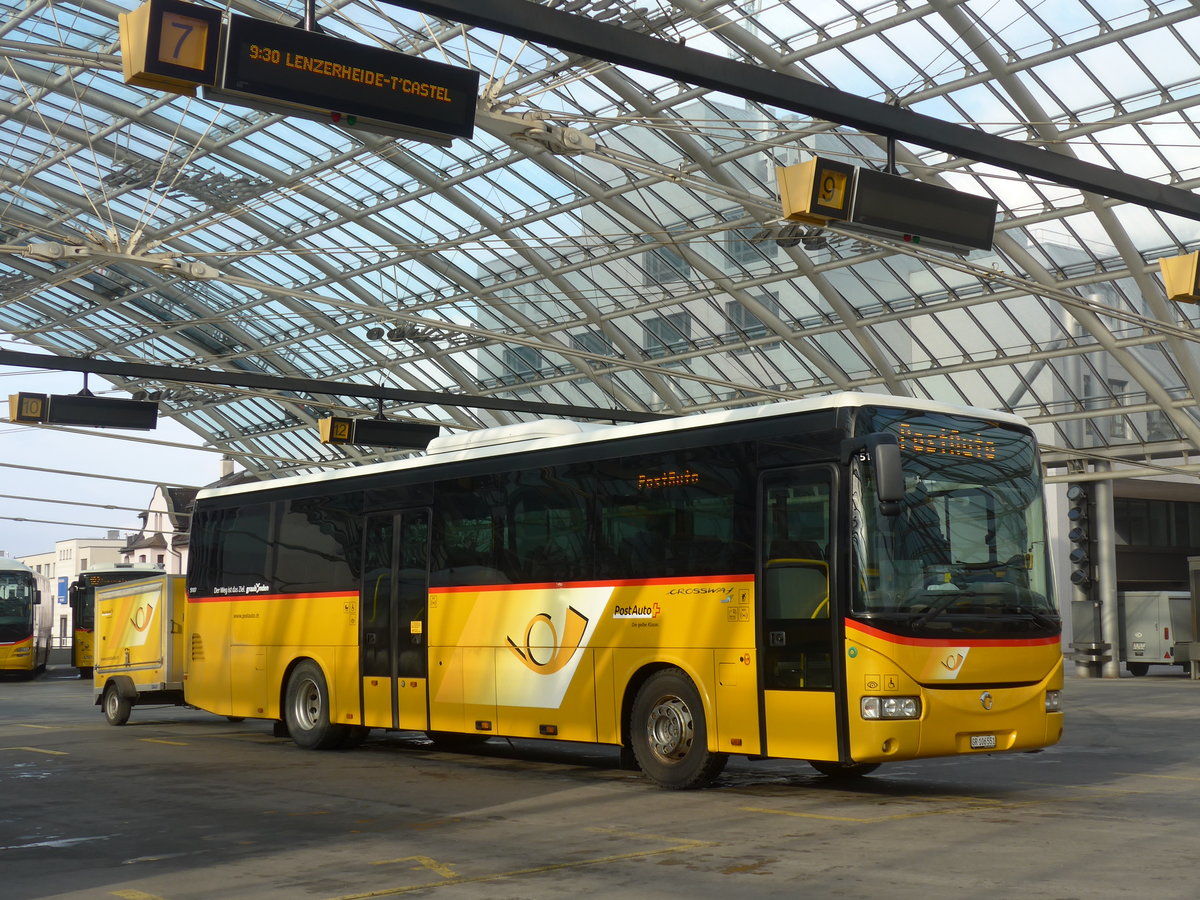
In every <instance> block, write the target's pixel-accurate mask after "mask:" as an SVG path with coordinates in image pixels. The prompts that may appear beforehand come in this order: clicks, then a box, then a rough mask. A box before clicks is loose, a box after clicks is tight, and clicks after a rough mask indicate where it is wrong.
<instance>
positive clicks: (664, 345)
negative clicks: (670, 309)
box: [642, 312, 692, 357]
mask: <svg viewBox="0 0 1200 900" xmlns="http://www.w3.org/2000/svg"><path fill="white" fill-rule="evenodd" d="M642 329H643V332H644V333H643V335H642V349H644V350H645V351H646V353H647V354H648V355H650V356H652V357H659V356H671V355H673V354H676V353H683V352H684V351H685V350H687V348H688V339H689V338H690V337H691V333H692V322H691V316H690V315H689V314H688V313H686V312H677V313H667V314H666V315H664V316H655V317H653V318H651V319H647V320H645V321H644V322H643V323H642Z"/></svg>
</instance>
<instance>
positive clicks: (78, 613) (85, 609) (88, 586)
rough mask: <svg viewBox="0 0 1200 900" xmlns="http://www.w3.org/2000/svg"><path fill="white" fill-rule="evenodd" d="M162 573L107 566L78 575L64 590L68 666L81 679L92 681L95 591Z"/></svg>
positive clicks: (146, 566) (152, 569) (131, 565)
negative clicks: (68, 629) (67, 606)
mask: <svg viewBox="0 0 1200 900" xmlns="http://www.w3.org/2000/svg"><path fill="white" fill-rule="evenodd" d="M161 571H162V570H161V569H160V568H159V567H158V566H155V565H149V564H147V563H109V564H108V565H104V566H93V567H91V568H89V569H84V570H83V571H82V572H80V573H79V577H78V578H76V579H75V580H74V581H73V582H72V583H71V586H70V587H69V588H68V589H67V599H68V602H69V603H70V606H71V665H73V666H74V667H75V668H76V669H78V670H79V677H80V678H91V677H92V664H93V654H94V649H95V648H94V646H93V640H94V633H95V628H96V617H95V612H96V588H98V587H104V586H105V585H108V584H117V583H119V582H122V581H130V580H132V579H134V578H145V577H146V576H148V575H153V574H155V573H157V572H161Z"/></svg>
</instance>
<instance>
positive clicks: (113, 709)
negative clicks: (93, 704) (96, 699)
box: [102, 684, 133, 725]
mask: <svg viewBox="0 0 1200 900" xmlns="http://www.w3.org/2000/svg"><path fill="white" fill-rule="evenodd" d="M102 708H103V709H104V720H105V721H106V722H108V724H109V725H124V724H125V723H126V722H128V721H129V714H130V713H131V712H133V704H132V703H131V702H130V701H129V699H128V698H127V697H123V696H121V692H120V691H119V690H117V686H116V685H115V684H110V685H109V686H108V687H106V688H105V689H104V700H103V702H102Z"/></svg>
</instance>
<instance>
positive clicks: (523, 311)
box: [0, 0, 1200, 477]
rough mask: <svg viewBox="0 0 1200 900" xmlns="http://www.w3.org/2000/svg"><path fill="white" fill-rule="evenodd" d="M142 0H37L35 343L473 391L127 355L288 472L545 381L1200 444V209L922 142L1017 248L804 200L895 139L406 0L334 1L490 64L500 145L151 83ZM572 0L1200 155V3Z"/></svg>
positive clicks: (420, 48) (3, 213) (11, 149)
mask: <svg viewBox="0 0 1200 900" xmlns="http://www.w3.org/2000/svg"><path fill="white" fill-rule="evenodd" d="M134 5H135V4H134V3H133V2H132V0H119V2H105V0H23V2H22V3H20V4H17V3H15V0H8V4H7V7H8V8H7V10H6V13H5V15H4V16H3V19H2V21H0V54H2V55H3V60H2V65H0V167H2V168H0V232H2V233H0V327H2V329H3V332H4V334H3V335H2V337H0V350H24V351H28V350H38V351H42V352H47V353H51V354H58V355H64V356H71V357H82V356H90V357H94V358H96V359H101V360H112V361H123V362H132V363H151V364H155V365H159V366H187V367H193V368H205V369H212V370H221V371H226V372H231V373H236V374H246V373H250V374H258V375H273V376H280V377H285V378H310V379H323V380H332V381H337V382H341V383H343V384H346V385H348V386H349V385H369V386H377V387H384V388H390V389H394V390H395V391H396V392H397V393H395V394H393V397H394V398H402V397H403V396H404V395H402V394H400V393H398V392H399V391H420V392H439V393H443V394H444V395H445V397H444V399H443V400H441V401H430V400H429V399H428V398H424V399H421V400H409V401H405V400H403V399H391V400H387V401H381V402H380V403H377V402H376V401H375V400H371V399H365V398H355V397H354V396H340V395H331V394H327V393H315V392H306V391H303V390H298V389H279V390H268V389H263V388H253V387H244V386H222V385H210V384H200V383H196V382H195V381H193V382H192V383H188V380H187V379H183V380H179V381H166V380H154V379H149V378H141V377H133V376H122V377H117V376H113V377H111V378H110V379H109V380H110V381H111V383H112V387H113V388H114V393H113V395H114V396H128V395H129V393H133V392H137V393H135V396H138V397H142V396H150V397H154V398H157V399H159V400H160V402H161V409H162V410H163V412H164V413H165V414H167V415H169V416H171V417H173V418H175V419H176V420H178V421H180V422H182V423H183V424H185V425H186V426H187V427H188V428H190V429H191V430H193V431H194V432H195V433H196V434H198V435H199V436H200V438H201V439H202V440H203V442H204V443H205V444H206V445H207V446H209V447H212V448H219V449H221V450H223V451H225V452H226V453H227V454H228V455H229V456H230V457H232V458H233V459H235V460H237V461H238V462H239V463H240V464H241V465H242V466H244V467H245V468H246V469H247V470H249V471H250V472H252V473H257V474H260V475H262V476H264V477H270V476H272V475H275V474H278V473H282V472H291V471H298V470H312V469H313V468H314V467H329V466H336V465H345V464H347V463H350V462H354V461H357V460H362V459H376V458H380V455H379V454H377V453H376V452H375V451H373V450H371V449H370V448H354V447H342V446H333V445H326V444H322V443H320V442H319V439H318V432H317V422H318V420H319V419H320V418H322V417H325V416H328V415H331V414H336V415H345V414H361V415H366V414H373V413H375V412H377V411H378V410H379V409H380V408H381V409H382V411H383V412H384V413H385V414H386V415H387V416H388V417H389V418H393V419H396V420H398V421H407V422H419V423H426V424H436V425H440V426H443V427H444V428H445V429H448V430H450V431H462V430H469V429H476V428H481V427H488V426H491V425H497V424H506V423H511V422H516V421H521V420H525V419H529V418H533V417H536V416H537V415H538V412H537V409H536V407H535V406H533V405H531V404H534V403H542V404H557V405H563V406H570V407H579V408H587V409H593V408H594V409H597V410H600V411H601V412H599V413H597V417H598V418H600V419H601V420H603V419H605V418H606V416H605V413H604V411H609V414H610V415H611V414H612V411H616V410H630V411H633V412H635V413H659V414H669V415H683V414H687V413H690V412H694V411H699V410H706V409H715V408H725V407H737V406H744V405H748V404H758V403H770V402H774V401H777V400H780V399H784V398H792V397H805V396H812V395H819V394H824V393H828V392H832V391H838V390H861V391H872V392H883V393H890V394H896V395H909V396H916V397H928V398H932V399H936V400H941V401H947V402H952V403H969V404H973V405H976V406H981V407H985V408H989V409H998V410H1007V411H1013V412H1016V413H1018V414H1020V415H1023V416H1025V417H1026V418H1028V419H1029V420H1030V421H1031V422H1032V423H1033V424H1034V425H1035V427H1037V429H1038V433H1039V436H1040V438H1041V440H1042V442H1043V444H1044V446H1045V448H1046V459H1047V460H1048V461H1049V462H1050V463H1051V464H1056V465H1064V464H1065V463H1066V461H1067V460H1068V459H1084V460H1088V459H1096V458H1105V457H1110V458H1131V459H1132V458H1137V459H1149V458H1151V457H1158V458H1162V459H1167V458H1179V457H1182V458H1185V459H1186V457H1187V454H1188V453H1191V452H1196V451H1198V450H1200V417H1198V416H1197V410H1196V396H1197V391H1198V390H1200V358H1198V356H1197V345H1196V338H1195V332H1194V326H1195V325H1196V320H1197V313H1196V311H1195V309H1194V307H1192V306H1189V305H1181V304H1178V303H1172V302H1170V301H1168V300H1167V298H1166V295H1165V293H1164V291H1163V287H1162V283H1161V280H1160V278H1159V274H1158V260H1159V259H1160V258H1161V257H1164V256H1173V255H1178V254H1181V253H1184V252H1187V251H1188V250H1190V249H1191V247H1192V246H1193V245H1194V243H1195V242H1196V240H1197V238H1198V237H1200V233H1198V232H1200V224H1198V223H1197V222H1196V221H1194V220H1192V219H1189V218H1186V217H1184V216H1177V215H1170V214H1165V213H1160V212H1156V211H1154V210H1153V209H1149V208H1146V207H1143V206H1141V205H1138V204H1135V203H1131V202H1122V201H1114V200H1111V199H1109V198H1105V197H1102V196H1097V195H1095V194H1090V193H1083V192H1081V191H1080V190H1077V189H1075V188H1071V187H1064V186H1061V185H1058V184H1054V183H1051V182H1049V181H1046V180H1044V179H1039V178H1034V177H1030V176H1027V175H1022V174H1020V173H1019V172H1016V171H1012V170H1009V169H1007V168H1003V167H1000V166H998V165H995V164H987V165H985V164H980V163H978V162H976V161H973V160H971V159H965V158H959V157H956V156H953V155H951V154H949V153H947V152H944V151H933V150H928V149H926V148H924V147H922V146H919V145H917V144H913V143H908V142H905V141H903V140H901V141H899V142H898V143H896V144H895V145H894V146H893V148H892V150H893V153H894V158H895V163H896V166H897V168H898V171H899V172H900V174H902V175H903V176H905V177H908V178H914V179H920V180H922V181H926V182H929V183H931V184H937V185H941V186H944V187H950V188H954V189H956V190H959V191H965V192H969V193H972V194H976V195H980V196H984V197H988V198H993V199H994V200H996V201H997V203H998V206H999V215H998V219H997V223H996V233H995V240H994V246H993V248H992V249H990V250H973V251H971V252H950V251H946V250H944V249H939V248H937V247H931V246H921V245H915V244H913V243H911V242H905V241H903V240H902V239H899V238H884V237H878V236H874V235H869V234H863V233H859V232H856V231H854V230H852V229H849V228H846V227H844V226H830V227H825V228H822V227H818V226H808V225H798V224H796V223H792V222H788V221H785V220H784V219H782V218H781V206H780V200H779V194H778V189H777V185H776V167H777V166H786V165H792V164H795V163H798V162H802V161H804V160H806V159H808V158H810V157H811V156H812V155H814V154H819V155H820V156H822V157H825V158H829V159H834V160H837V161H840V162H844V163H849V164H851V165H854V166H865V167H869V168H873V169H882V168H884V167H885V165H886V161H887V154H888V147H887V142H886V141H885V140H884V139H883V138H880V137H878V136H877V135H872V134H868V133H864V132H861V131H858V130H856V129H852V128H849V127H846V126H843V125H839V124H837V123H832V122H828V121H821V120H816V119H812V118H807V117H805V116H803V115H799V114H796V113H794V112H789V111H786V110H781V109H777V108H770V107H767V106H764V105H762V104H760V103H757V102H751V101H748V100H746V99H743V98H741V97H739V96H736V95H734V94H733V93H718V92H714V91H712V90H709V89H702V88H698V87H696V86H694V85H689V84H684V83H679V82H676V81H674V80H671V79H668V78H664V77H661V76H658V75H652V74H647V73H645V72H641V71H637V70H635V69H632V68H623V67H620V66H614V65H612V64H610V63H606V62H603V61H598V60H593V59H589V58H586V57H582V56H579V55H576V54H572V53H566V52H562V51H559V50H555V49H553V48H551V47H548V46H544V45H537V44H535V43H533V42H530V41H523V40H519V39H517V38H515V37H511V36H505V35H502V34H499V33H496V32H494V31H486V30H483V29H481V28H478V27H470V26H465V25H461V24H457V23H453V22H449V21H443V20H440V19H437V18H432V17H430V16H428V15H423V14H420V13H417V12H413V11H411V10H409V9H405V8H403V7H401V6H395V5H390V4H385V3H381V2H376V0H334V2H329V3H324V2H321V3H318V4H317V7H316V18H317V21H318V23H319V25H320V27H321V28H322V29H324V31H325V32H326V33H327V34H330V35H334V36H338V37H342V38H346V39H348V40H352V41H356V42H359V43H362V44H366V45H371V46H377V47H379V46H383V47H389V48H395V49H399V50H400V51H402V52H404V53H406V54H411V55H416V56H420V57H424V58H427V59H430V60H435V61H438V62H443V63H449V64H452V65H455V66H460V67H467V68H471V69H473V70H475V71H477V72H479V73H480V75H481V85H482V87H481V95H480V98H479V105H478V112H477V115H476V125H475V132H474V136H473V137H472V138H470V139H456V140H454V141H453V142H452V143H451V144H450V145H449V146H438V145H433V144H429V143H420V142H417V141H414V140H410V139H407V138H403V137H401V138H397V137H396V136H394V135H388V134H383V133H373V132H370V131H366V130H362V129H359V128H356V127H350V126H348V125H347V124H346V123H345V122H338V123H334V122H333V121H332V120H329V119H326V120H324V121H314V120H310V119H306V118H300V117H296V116H287V117H285V116H283V115H279V114H277V113H271V112H264V111H259V110H256V109H252V108H249V107H246V106H237V105H233V104H232V103H225V102H218V101H217V100H215V99H214V98H212V97H209V98H208V99H205V97H203V96H198V97H186V96H180V95H176V94H171V93H166V92H163V91H160V90H152V89H145V88H140V87H135V86H132V85H128V84H125V83H124V82H123V79H122V74H121V58H120V46H119V41H118V31H117V16H118V15H119V14H120V13H122V12H125V11H128V10H129V9H131V8H132V7H133V6H134ZM540 5H544V6H549V7H554V8H556V9H558V10H559V11H561V12H566V13H570V14H572V15H575V16H580V17H586V18H589V19H593V20H598V21H603V22H607V23H609V24H612V25H618V26H620V27H622V28H626V29H630V30H632V31H637V32H641V33H644V34H648V35H651V36H654V37H657V38H660V39H662V40H664V41H669V42H673V43H674V44H676V45H683V46H686V47H689V48H695V49H698V50H703V51H706V52H709V53H712V54H715V55H717V56H719V57H722V58H726V59H735V60H738V61H740V62H743V63H748V64H751V65H753V66H757V67H760V68H762V69H764V70H768V69H769V70H775V71H778V72H783V73H787V74H790V75H794V76H798V77H800V78H804V79H807V80H810V81H812V82H815V83H818V84H823V85H828V86H831V87H834V88H837V89H838V90H840V91H844V92H846V93H849V94H853V95H856V96H859V97H864V98H870V99H873V100H878V101H884V102H887V103H890V104H893V105H896V106H898V107H900V108H903V109H911V110H913V111H916V112H920V113H923V114H925V115H927V116H932V117H935V118H937V119H939V120H942V121H945V122H947V123H952V124H954V125H960V126H965V127H967V128H970V129H977V130H980V131H983V132H986V133H988V134H991V135H996V136H999V137H1003V138H1006V139H1008V140H1010V141H1013V142H1020V143H1022V144H1025V145H1027V146H1033V147H1038V148H1044V149H1045V150H1046V151H1048V152H1051V153H1055V154H1063V155H1066V156H1068V157H1073V158H1076V159H1079V160H1083V161H1086V162H1090V163H1094V164H1098V165H1102V166H1105V167H1108V168H1111V169H1113V170H1116V171H1120V172H1124V173H1129V174H1133V175H1137V176H1140V177H1142V178H1144V179H1147V180H1149V181H1153V182H1156V183H1159V184H1163V185H1172V186H1174V187H1176V188H1180V189H1183V190H1192V189H1194V187H1195V186H1196V184H1197V182H1198V180H1200V168H1198V167H1200V162H1198V157H1197V154H1196V145H1197V144H1200V135H1198V127H1197V101H1198V98H1200V61H1198V60H1197V56H1196V52H1195V50H1194V49H1193V48H1194V47H1200V13H1198V12H1197V9H1196V7H1195V5H1194V4H1193V3H1190V2H1186V0H1158V2H1150V0H1093V2H1084V0H1055V2H1054V3H1047V2H1034V0H1029V2H1024V0H930V2H919V0H899V2H897V0H890V2H866V3H854V2H837V0H823V2H822V0H804V2H800V0H778V2H777V0H754V2H747V0H738V2H699V0H673V2H667V0H548V2H543V3H541V4H540ZM222 8H223V9H225V10H228V11H231V12H235V13H240V14H244V15H250V16H254V17H257V18H260V19H268V20H271V21H276V22H283V23H287V24H292V23H295V22H297V21H299V20H302V19H303V17H304V12H305V11H304V6H303V3H301V2H290V3H267V2H256V0H234V2H231V3H229V4H228V5H227V6H223V7H222ZM93 387H95V386H93ZM116 389H119V390H116ZM127 392H128V393H127ZM475 398H489V400H490V401H498V402H497V403H495V405H496V406H499V407H503V406H505V405H509V406H514V407H515V408H514V409H511V410H508V409H503V408H482V407H480V406H477V405H472V401H473V400H474V399H475Z"/></svg>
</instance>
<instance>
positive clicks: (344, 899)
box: [334, 841, 719, 900]
mask: <svg viewBox="0 0 1200 900" xmlns="http://www.w3.org/2000/svg"><path fill="white" fill-rule="evenodd" d="M718 843H719V842H717V841H680V842H679V844H678V846H675V847H663V848H660V849H658V850H639V851H637V852H635V853H618V854H614V855H613V856H599V857H595V858H593V859H581V860H579V861H578V862H564V863H551V864H550V865H546V866H536V867H535V868H532V869H514V870H513V871H511V872H496V873H494V874H491V875H475V876H471V877H458V878H447V879H446V880H445V881H431V882H427V883H426V884H414V885H410V886H408V887H399V888H384V889H383V890H379V891H367V892H366V893H365V894H343V895H342V896H340V897H336V898H334V900H371V898H373V897H393V896H395V895H397V894H410V893H413V892H415V891H425V890H428V889H429V888H433V887H448V886H450V885H454V884H482V883H484V882H488V881H502V880H504V879H506V878H520V877H522V876H525V875H540V874H543V873H545V872H560V871H562V870H564V869H578V868H581V867H583V866H600V865H604V864H605V863H614V862H624V861H626V860H631V859H645V858H646V857H649V856H662V855H664V854H666V853H678V852H679V851H680V850H695V849H698V848H700V847H716V846H718Z"/></svg>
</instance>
